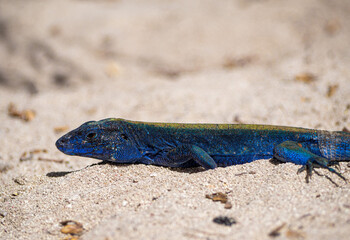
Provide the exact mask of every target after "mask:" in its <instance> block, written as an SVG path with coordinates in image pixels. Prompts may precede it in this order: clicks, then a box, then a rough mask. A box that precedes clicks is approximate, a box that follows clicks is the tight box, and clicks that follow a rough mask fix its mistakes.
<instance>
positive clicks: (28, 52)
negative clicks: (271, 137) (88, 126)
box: [0, 0, 350, 240]
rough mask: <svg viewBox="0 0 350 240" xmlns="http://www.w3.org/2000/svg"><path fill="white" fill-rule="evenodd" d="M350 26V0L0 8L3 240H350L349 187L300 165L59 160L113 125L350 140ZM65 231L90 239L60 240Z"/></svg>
mask: <svg viewBox="0 0 350 240" xmlns="http://www.w3.org/2000/svg"><path fill="white" fill-rule="evenodd" d="M349 12H350V2H349V1H346V0H342V1H341V0H335V1H328V0H309V1H303V0H293V1H292V0H290V1H278V0H221V1H214V0H202V1H199V0H187V1H186V0H178V1H170V0H149V1H145V0H143V1H142V0H128V1H127V0H125V1H123V0H114V1H113V0H100V1H97V0H96V1H93V0H61V1H44V0H36V1H34V0H32V1H29V0H11V1H8V0H0V110H1V114H0V123H1V125H0V126H1V127H0V181H1V185H0V223H1V224H0V238H1V239H73V237H76V238H81V239H104V240H105V239H349V235H350V185H349V184H346V183H344V182H343V181H342V180H341V179H339V178H337V177H336V176H334V175H331V174H329V173H328V172H327V171H325V170H318V173H319V176H318V175H317V174H315V175H314V176H313V178H312V180H311V182H310V183H309V184H306V183H305V179H304V177H305V174H300V175H297V174H296V171H297V169H298V168H299V166H296V165H293V164H290V163H288V164H278V165H274V164H272V163H271V162H270V161H256V162H253V163H249V164H244V165H239V166H231V167H227V168H218V169H215V170H210V171H202V170H201V169H200V168H198V169H186V170H182V169H169V168H163V167H156V166H145V165H113V164H98V163H99V161H98V160H93V159H86V158H79V157H69V156H65V155H63V154H62V153H60V152H59V151H58V150H57V149H56V148H55V146H54V143H55V141H56V139H57V138H58V137H60V136H61V135H62V134H64V133H65V132H67V131H69V130H72V129H74V128H76V127H78V126H79V125H80V124H82V123H84V122H86V121H89V120H99V119H103V118H107V117H122V118H126V119H131V120H143V121H166V122H196V123H199V122H211V123H260V124H278V125H290V126H300V127H311V128H319V129H328V130H343V129H344V128H345V129H349V128H350V119H349V116H350V80H349V79H350V64H349V63H350V17H349ZM340 167H341V172H342V173H343V174H344V176H345V177H347V178H348V179H350V173H349V169H350V168H349V167H350V166H349V164H348V163H342V164H341V165H340ZM215 192H223V193H226V194H227V196H228V199H229V201H230V202H231V204H232V208H230V209H225V208H224V205H223V204H221V203H220V202H213V201H211V200H210V199H207V198H206V197H205V195H206V194H212V193H215ZM218 216H223V217H228V218H233V219H235V221H236V223H235V224H233V225H232V226H225V225H220V224H217V223H214V222H213V219H214V218H215V217H218ZM65 220H74V221H77V222H79V223H81V224H82V226H83V232H82V233H80V234H78V235H69V234H63V233H62V232H61V229H62V226H61V224H60V222H62V221H65Z"/></svg>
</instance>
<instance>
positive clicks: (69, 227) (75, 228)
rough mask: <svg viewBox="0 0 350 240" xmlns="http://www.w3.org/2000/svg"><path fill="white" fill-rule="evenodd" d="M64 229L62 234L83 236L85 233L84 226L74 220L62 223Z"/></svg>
mask: <svg viewBox="0 0 350 240" xmlns="http://www.w3.org/2000/svg"><path fill="white" fill-rule="evenodd" d="M60 224H61V225H63V227H62V228H61V233H64V234H72V235H81V234H82V233H83V230H84V228H83V225H82V224H81V223H79V222H77V221H74V220H66V221H63V222H60Z"/></svg>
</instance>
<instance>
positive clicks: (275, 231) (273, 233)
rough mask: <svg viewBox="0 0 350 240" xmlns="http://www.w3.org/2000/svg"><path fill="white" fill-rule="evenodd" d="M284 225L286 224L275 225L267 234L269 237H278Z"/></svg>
mask: <svg viewBox="0 0 350 240" xmlns="http://www.w3.org/2000/svg"><path fill="white" fill-rule="evenodd" d="M284 226H286V223H282V225H280V226H278V227H276V228H275V229H273V230H272V231H271V232H270V233H269V236H270V237H278V236H279V235H281V230H282V229H283V228H284Z"/></svg>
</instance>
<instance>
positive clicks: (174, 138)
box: [56, 118, 350, 179]
mask: <svg viewBox="0 0 350 240" xmlns="http://www.w3.org/2000/svg"><path fill="white" fill-rule="evenodd" d="M56 146H57V148H58V149H59V150H60V151H62V152H63V153H65V154H68V155H77V156H83V157H90V158H97V159H101V160H106V161H112V162H116V163H143V164H154V165H161V166H167V167H195V166H203V167H204V168H205V169H213V168H216V167H226V166H230V165H235V164H244V163H248V162H251V161H254V160H258V159H268V158H272V157H274V158H276V159H278V160H280V161H284V162H292V163H295V164H298V165H303V167H302V168H301V169H300V171H302V170H304V169H306V170H307V179H308V177H309V176H311V173H312V168H313V166H314V165H316V166H320V167H323V168H326V169H328V170H329V171H331V172H333V173H336V174H337V175H338V176H340V177H341V178H343V176H342V175H341V174H340V173H338V172H337V171H336V170H334V169H333V168H330V167H329V166H330V165H331V164H334V163H335V162H338V161H349V160H350V134H349V133H347V132H329V131H321V130H314V129H305V128H294V127H283V126H269V125H246V124H180V123H147V122H136V121H128V120H124V119H114V118H109V119H104V120H101V121H91V122H87V123H84V124H83V125H81V126H80V127H78V128H77V129H75V130H73V131H71V132H69V133H67V134H66V135H64V136H63V137H61V138H60V139H58V140H57V142H56ZM343 179H344V178H343Z"/></svg>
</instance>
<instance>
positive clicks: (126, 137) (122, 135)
mask: <svg viewBox="0 0 350 240" xmlns="http://www.w3.org/2000/svg"><path fill="white" fill-rule="evenodd" d="M120 136H121V137H122V138H123V139H124V140H128V136H126V134H124V133H122V134H121V135H120Z"/></svg>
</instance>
